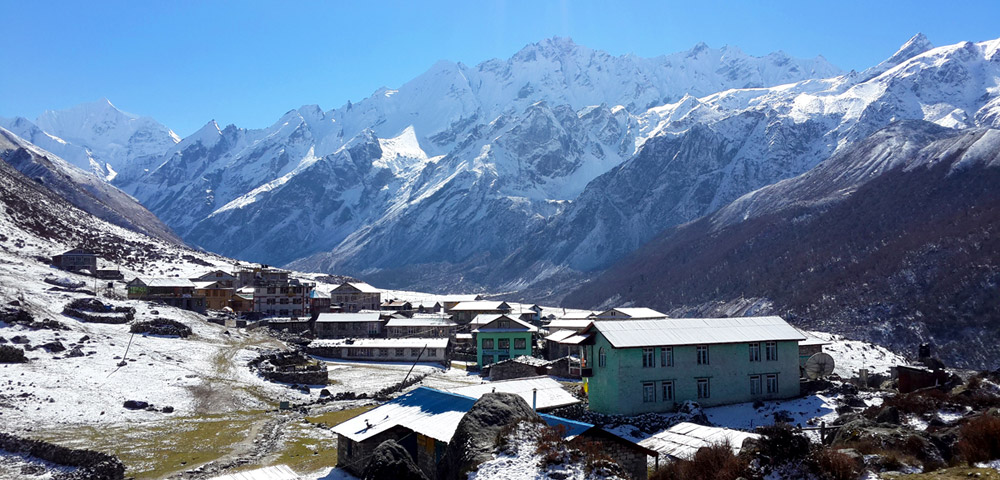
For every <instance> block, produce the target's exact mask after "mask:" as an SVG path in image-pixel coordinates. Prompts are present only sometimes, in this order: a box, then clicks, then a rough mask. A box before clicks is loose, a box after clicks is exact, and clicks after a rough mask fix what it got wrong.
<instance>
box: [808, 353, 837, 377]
mask: <svg viewBox="0 0 1000 480" xmlns="http://www.w3.org/2000/svg"><path fill="white" fill-rule="evenodd" d="M833 366H834V362H833V357H831V356H830V354H828V353H823V352H820V353H817V354H815V355H813V356H811V357H809V360H806V366H805V370H806V377H808V378H809V379H810V380H816V379H817V378H823V377H825V376H827V375H829V374H831V373H833Z"/></svg>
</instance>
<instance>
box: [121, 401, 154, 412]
mask: <svg viewBox="0 0 1000 480" xmlns="http://www.w3.org/2000/svg"><path fill="white" fill-rule="evenodd" d="M122 406H123V407H125V408H127V409H129V410H144V409H146V408H148V407H149V402H143V401H140V400H125V403H124V404H123V405H122Z"/></svg>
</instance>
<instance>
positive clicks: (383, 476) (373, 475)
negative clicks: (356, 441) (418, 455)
mask: <svg viewBox="0 0 1000 480" xmlns="http://www.w3.org/2000/svg"><path fill="white" fill-rule="evenodd" d="M361 478H362V480H427V476H426V475H424V473H423V472H421V471H420V468H418V467H417V464H416V463H414V462H413V458H412V457H410V454H409V453H407V451H406V449H405V448H403V447H402V446H401V445H400V444H398V443H396V441H395V440H386V441H384V442H382V443H381V444H380V445H379V446H378V447H377V448H375V451H374V452H372V456H371V458H370V459H369V460H368V465H366V466H365V470H364V472H363V473H362V474H361Z"/></svg>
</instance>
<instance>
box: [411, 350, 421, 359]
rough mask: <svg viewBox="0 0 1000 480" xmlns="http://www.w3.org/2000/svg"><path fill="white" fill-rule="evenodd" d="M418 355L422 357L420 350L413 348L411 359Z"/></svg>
mask: <svg viewBox="0 0 1000 480" xmlns="http://www.w3.org/2000/svg"><path fill="white" fill-rule="evenodd" d="M417 355H420V349H419V348H411V349H410V356H411V357H416V356H417Z"/></svg>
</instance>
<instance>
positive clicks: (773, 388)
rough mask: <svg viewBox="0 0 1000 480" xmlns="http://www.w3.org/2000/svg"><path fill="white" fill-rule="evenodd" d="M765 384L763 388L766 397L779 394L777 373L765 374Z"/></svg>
mask: <svg viewBox="0 0 1000 480" xmlns="http://www.w3.org/2000/svg"><path fill="white" fill-rule="evenodd" d="M765 383H767V386H766V387H765V388H766V391H767V394H768V395H774V394H776V393H778V392H779V387H778V374H777V373H769V374H767V375H766V382H765Z"/></svg>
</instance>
